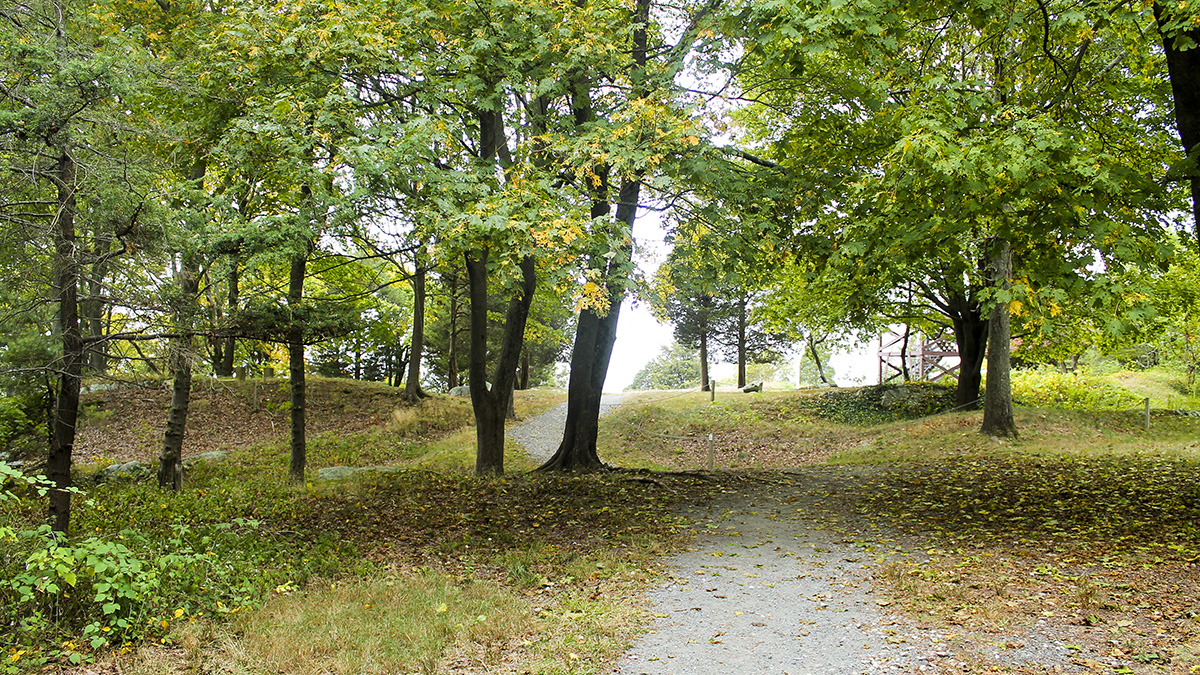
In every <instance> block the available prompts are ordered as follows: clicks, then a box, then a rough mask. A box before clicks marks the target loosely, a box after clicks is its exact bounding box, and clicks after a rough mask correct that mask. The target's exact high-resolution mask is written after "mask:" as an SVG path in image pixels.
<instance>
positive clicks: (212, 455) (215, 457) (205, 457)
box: [187, 450, 229, 464]
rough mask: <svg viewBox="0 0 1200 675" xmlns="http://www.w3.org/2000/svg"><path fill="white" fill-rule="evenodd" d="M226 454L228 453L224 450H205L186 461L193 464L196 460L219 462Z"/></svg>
mask: <svg viewBox="0 0 1200 675" xmlns="http://www.w3.org/2000/svg"><path fill="white" fill-rule="evenodd" d="M228 456H229V453H228V452H225V451H224V450H213V451H212V452H206V453H204V454H202V455H196V456H195V457H192V458H191V459H189V460H188V461H187V463H188V464H195V463H196V462H220V461H221V460H223V459H225V458H226V457H228Z"/></svg>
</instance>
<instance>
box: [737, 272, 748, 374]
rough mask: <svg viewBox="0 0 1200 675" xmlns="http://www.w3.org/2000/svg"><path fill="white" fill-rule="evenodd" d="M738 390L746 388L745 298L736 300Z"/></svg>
mask: <svg viewBox="0 0 1200 675" xmlns="http://www.w3.org/2000/svg"><path fill="white" fill-rule="evenodd" d="M737 329H738V334H737V341H738V345H737V358H738V376H737V377H738V383H737V386H738V389H741V388H742V387H744V386H746V296H744V295H743V296H742V297H740V298H738V317H737Z"/></svg>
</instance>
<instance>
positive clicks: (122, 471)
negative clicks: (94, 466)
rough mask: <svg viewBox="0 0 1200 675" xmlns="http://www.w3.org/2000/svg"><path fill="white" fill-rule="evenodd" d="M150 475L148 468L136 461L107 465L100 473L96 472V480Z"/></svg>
mask: <svg viewBox="0 0 1200 675" xmlns="http://www.w3.org/2000/svg"><path fill="white" fill-rule="evenodd" d="M150 473H151V471H150V467H148V466H146V465H145V464H143V463H141V462H139V461H137V460H133V461H131V462H123V463H118V464H109V465H108V466H106V467H104V468H103V469H100V471H98V472H96V480H98V481H105V480H113V479H116V478H142V477H143V476H149V475H150Z"/></svg>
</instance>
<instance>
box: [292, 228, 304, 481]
mask: <svg viewBox="0 0 1200 675" xmlns="http://www.w3.org/2000/svg"><path fill="white" fill-rule="evenodd" d="M307 272H308V252H307V251H304V252H302V253H297V254H295V255H293V256H292V266H291V272H290V274H289V275H288V308H289V309H290V310H291V311H292V325H291V327H290V328H288V331H287V333H288V378H289V383H288V384H289V387H290V389H291V393H292V410H291V421H292V440H291V450H292V453H291V463H290V466H289V469H288V481H289V482H291V483H292V484H302V483H304V467H305V463H306V461H307V455H308V445H307V441H306V437H305V423H306V410H305V405H306V401H307V391H306V388H305V381H304V323H303V321H301V318H300V316H299V313H300V311H299V310H300V305H301V303H302V302H303V300H304V277H305V275H306V274H307Z"/></svg>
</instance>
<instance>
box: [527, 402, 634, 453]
mask: <svg viewBox="0 0 1200 675" xmlns="http://www.w3.org/2000/svg"><path fill="white" fill-rule="evenodd" d="M621 398H622V397H621V395H620V394H604V395H603V396H601V398H600V416H601V417H604V416H605V415H607V414H608V413H610V412H612V410H613V408H615V407H617V406H619V405H621ZM566 421H567V404H566V403H563V404H560V405H559V406H557V407H556V408H554V409H553V410H550V411H548V412H544V413H542V414H541V415H538V416H537V417H534V418H532V419H530V420H529V421H527V422H525V423H523V424H520V425H517V426H515V427H513V428H511V429H508V430H507V431H505V432H504V433H505V435H506V436H507V437H508V438H509V439H510V440H512V441H516V442H517V443H519V444H520V445H521V447H522V448H524V450H525V454H527V455H529V457H530V458H531V459H533V460H534V461H535V462H537V463H538V464H541V463H542V462H545V461H546V460H548V459H550V458H551V457H553V456H554V451H555V450H557V449H558V444H559V443H561V442H562V437H563V425H564V424H566Z"/></svg>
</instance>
